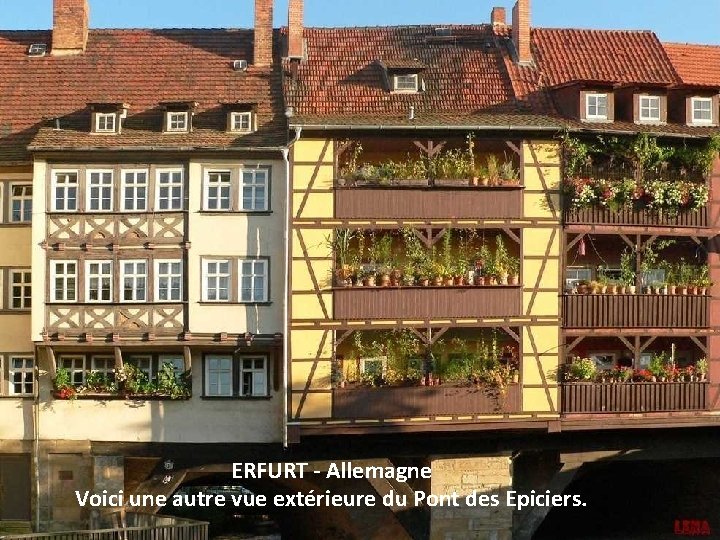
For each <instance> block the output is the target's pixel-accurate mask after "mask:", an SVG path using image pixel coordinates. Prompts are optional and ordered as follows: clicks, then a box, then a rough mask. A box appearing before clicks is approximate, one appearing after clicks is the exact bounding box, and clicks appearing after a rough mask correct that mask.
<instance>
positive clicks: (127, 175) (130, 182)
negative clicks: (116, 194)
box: [122, 171, 148, 212]
mask: <svg viewBox="0 0 720 540" xmlns="http://www.w3.org/2000/svg"><path fill="white" fill-rule="evenodd" d="M147 191H148V173H147V171H122V194H123V195H122V198H123V210H128V211H131V212H138V211H145V210H147Z"/></svg>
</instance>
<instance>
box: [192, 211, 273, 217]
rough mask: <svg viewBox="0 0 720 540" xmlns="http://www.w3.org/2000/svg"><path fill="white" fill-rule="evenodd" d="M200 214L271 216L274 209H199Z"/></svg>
mask: <svg viewBox="0 0 720 540" xmlns="http://www.w3.org/2000/svg"><path fill="white" fill-rule="evenodd" d="M198 214H201V215H207V216H226V215H240V216H271V215H272V214H273V211H272V210H199V211H198Z"/></svg>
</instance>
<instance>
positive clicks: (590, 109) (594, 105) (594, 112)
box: [585, 94, 608, 120]
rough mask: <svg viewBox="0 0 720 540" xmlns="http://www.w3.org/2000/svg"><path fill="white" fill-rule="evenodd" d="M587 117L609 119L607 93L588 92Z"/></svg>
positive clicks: (586, 99)
mask: <svg viewBox="0 0 720 540" xmlns="http://www.w3.org/2000/svg"><path fill="white" fill-rule="evenodd" d="M585 118H586V119H587V120H607V119H608V96H607V94H586V96H585Z"/></svg>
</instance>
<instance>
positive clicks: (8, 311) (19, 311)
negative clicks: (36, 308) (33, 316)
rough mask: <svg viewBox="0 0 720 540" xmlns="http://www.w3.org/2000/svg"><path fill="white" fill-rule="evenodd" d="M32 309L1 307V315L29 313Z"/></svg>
mask: <svg viewBox="0 0 720 540" xmlns="http://www.w3.org/2000/svg"><path fill="white" fill-rule="evenodd" d="M31 312H32V310H30V309H0V315H29V314H30V313H31Z"/></svg>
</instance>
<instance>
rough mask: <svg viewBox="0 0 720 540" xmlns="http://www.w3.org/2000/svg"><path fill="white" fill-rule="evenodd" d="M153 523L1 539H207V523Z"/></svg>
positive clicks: (0, 539)
mask: <svg viewBox="0 0 720 540" xmlns="http://www.w3.org/2000/svg"><path fill="white" fill-rule="evenodd" d="M150 517H155V516H150ZM152 521H155V522H156V524H155V525H148V526H139V527H118V528H113V529H97V530H86V531H64V532H48V533H33V534H10V535H5V536H0V540H207V539H208V524H207V523H205V522H200V521H192V520H189V519H178V518H162V517H160V516H158V517H157V519H155V520H152Z"/></svg>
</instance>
